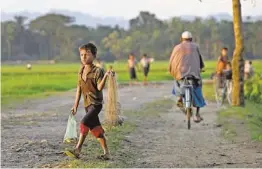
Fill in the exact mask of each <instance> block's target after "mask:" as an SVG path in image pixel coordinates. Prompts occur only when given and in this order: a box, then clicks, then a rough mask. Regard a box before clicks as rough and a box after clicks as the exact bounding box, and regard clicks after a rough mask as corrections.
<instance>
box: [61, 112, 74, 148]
mask: <svg viewBox="0 0 262 169" xmlns="http://www.w3.org/2000/svg"><path fill="white" fill-rule="evenodd" d="M76 140H77V130H76V118H75V116H74V115H72V114H70V115H69V117H68V122H67V127H66V133H65V136H64V142H65V143H70V142H75V141H76Z"/></svg>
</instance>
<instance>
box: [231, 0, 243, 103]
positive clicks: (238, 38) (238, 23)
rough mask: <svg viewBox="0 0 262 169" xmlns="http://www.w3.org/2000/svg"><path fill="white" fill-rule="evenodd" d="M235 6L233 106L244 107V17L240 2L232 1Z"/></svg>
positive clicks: (237, 0)
mask: <svg viewBox="0 0 262 169" xmlns="http://www.w3.org/2000/svg"><path fill="white" fill-rule="evenodd" d="M232 4H233V27H234V34H235V50H234V54H233V60H232V69H233V93H232V94H233V95H232V105H233V106H244V105H245V99H244V59H243V56H242V53H243V50H244V46H243V34H242V15H241V4H240V0H232Z"/></svg>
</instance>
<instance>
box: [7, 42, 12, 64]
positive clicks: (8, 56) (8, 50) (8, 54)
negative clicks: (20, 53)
mask: <svg viewBox="0 0 262 169" xmlns="http://www.w3.org/2000/svg"><path fill="white" fill-rule="evenodd" d="M11 53H12V48H11V42H10V40H7V60H11Z"/></svg>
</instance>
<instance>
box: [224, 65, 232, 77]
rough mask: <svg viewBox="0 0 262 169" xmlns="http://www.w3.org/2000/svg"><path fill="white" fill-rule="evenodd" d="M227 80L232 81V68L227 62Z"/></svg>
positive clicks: (225, 71)
mask: <svg viewBox="0 0 262 169" xmlns="http://www.w3.org/2000/svg"><path fill="white" fill-rule="evenodd" d="M224 74H225V77H226V80H232V66H231V63H230V62H227V65H226V69H225V70H224Z"/></svg>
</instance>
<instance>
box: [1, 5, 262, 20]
mask: <svg viewBox="0 0 262 169" xmlns="http://www.w3.org/2000/svg"><path fill="white" fill-rule="evenodd" d="M231 1H232V0H202V3H201V2H199V1H198V0H41V1H40V0H2V1H1V10H2V12H18V11H31V12H48V11H49V10H50V9H66V10H70V11H78V12H84V13H89V14H91V15H94V16H100V17H101V16H102V17H105V16H117V17H123V18H126V19H129V18H132V17H134V16H137V14H138V12H139V11H141V10H145V11H150V12H153V13H155V14H156V15H157V16H158V17H159V18H161V19H162V18H163V19H165V18H169V17H171V16H179V15H197V16H206V15H209V14H214V13H221V12H227V13H229V14H232V3H231ZM255 1H256V4H255V6H254V5H253V4H252V3H251V2H252V0H246V1H244V0H242V11H243V15H245V16H246V15H249V16H254V15H262V0H255Z"/></svg>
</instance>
